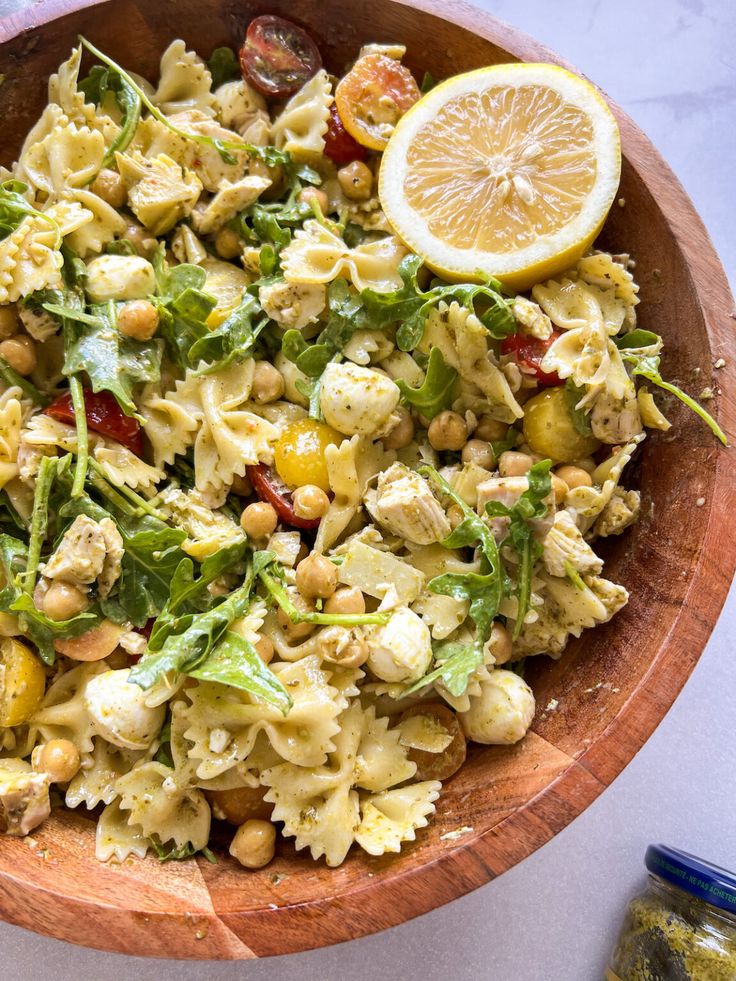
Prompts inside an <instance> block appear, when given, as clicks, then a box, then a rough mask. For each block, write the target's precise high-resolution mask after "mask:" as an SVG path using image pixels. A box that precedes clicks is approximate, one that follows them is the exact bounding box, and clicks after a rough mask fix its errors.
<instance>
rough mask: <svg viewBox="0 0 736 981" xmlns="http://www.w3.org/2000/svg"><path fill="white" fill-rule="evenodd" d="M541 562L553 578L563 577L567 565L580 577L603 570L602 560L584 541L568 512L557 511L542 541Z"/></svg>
mask: <svg viewBox="0 0 736 981" xmlns="http://www.w3.org/2000/svg"><path fill="white" fill-rule="evenodd" d="M542 561H543V563H544V567H545V569H546V570H547V572H549V573H550V574H551V575H553V576H564V575H565V574H566V572H567V564H568V563H569V565H570V566H572V568H573V569H574V570H575V571H576V572H579V573H581V575H586V574H589V573H595V574H596V575H597V574H598V573H599V572H600V571H601V570H602V569H603V560H602V559H599V558H598V556H597V555H596V554H595V552H594V551H593V549H592V548H591V547H590V545H588V543H587V542H586V541H585V539H584V538H583V536H582V534H581V532H580V529H579V528H578V526H577V525H576V524H575V520H574V518H573V517H572V515H571V514H570V512H569V511H558V512H557V514H556V515H555V518H554V523H553V525H552V527H551V528H550V530H549V532H548V534H547V537H546V538H545V540H544V546H543V552H542Z"/></svg>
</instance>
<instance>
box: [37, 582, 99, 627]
mask: <svg viewBox="0 0 736 981" xmlns="http://www.w3.org/2000/svg"><path fill="white" fill-rule="evenodd" d="M42 606H43V612H44V613H45V614H46V616H47V617H48V618H49V620H71V618H72V617H75V616H76V615H77V614H78V613H81V612H82V610H86V609H87V607H88V606H89V600H88V598H87V594H86V593H84V592H82V590H81V589H79V587H78V586H72V585H71V584H70V583H67V582H52V583H51V585H50V586H49V588H48V589H47V590H46V593H45V595H44V597H43V600H42Z"/></svg>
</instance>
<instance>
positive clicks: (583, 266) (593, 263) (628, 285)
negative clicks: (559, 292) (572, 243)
mask: <svg viewBox="0 0 736 981" xmlns="http://www.w3.org/2000/svg"><path fill="white" fill-rule="evenodd" d="M627 262H628V256H619V257H618V261H617V260H616V259H614V258H613V256H612V255H610V254H609V253H608V252H594V253H593V254H592V255H586V256H583V258H582V259H579V260H578V264H577V267H576V272H577V274H578V276H579V277H580V279H582V280H583V281H584V282H586V283H588V284H590V285H591V286H598V287H600V288H601V289H603V290H610V289H613V291H614V295H615V298H616V299H617V300H619V301H620V302H621V303H622V304H623V306H624V317H623V326H625V327H627V328H629V329H631V328H632V327H634V326H636V306H637V304H638V303H639V296H638V294H639V287H638V286H637V284H636V283H635V282H634V277H633V276H632V274H631V272H630V271H629V269H628V268H627Z"/></svg>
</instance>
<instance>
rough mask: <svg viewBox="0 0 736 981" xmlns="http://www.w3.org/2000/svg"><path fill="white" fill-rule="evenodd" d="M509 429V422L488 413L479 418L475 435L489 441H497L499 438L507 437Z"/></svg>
mask: <svg viewBox="0 0 736 981" xmlns="http://www.w3.org/2000/svg"><path fill="white" fill-rule="evenodd" d="M508 431H509V427H508V424H507V423H505V422H500V421H499V420H498V419H494V418H493V416H487V415H486V416H481V417H480V419H479V420H478V425H477V426H476V427H475V431H474V433H473V436H475V438H476V439H484V440H486V442H487V443H496V442H497V441H498V440H501V439H506V434H507V433H508Z"/></svg>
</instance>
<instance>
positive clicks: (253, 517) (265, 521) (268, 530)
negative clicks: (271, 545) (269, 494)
mask: <svg viewBox="0 0 736 981" xmlns="http://www.w3.org/2000/svg"><path fill="white" fill-rule="evenodd" d="M278 523H279V516H278V515H277V514H276V508H274V507H273V505H272V504H266V503H265V501H256V503H255V504H249V505H248V507H247V508H245V510H244V511H243V513H242V514H241V515H240V527H241V528H242V529H243V531H244V532H245V533H246V535H247V536H248V538H267V537H268V536H269V535H272V534H273V533H274V531H276V525H277V524H278Z"/></svg>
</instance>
